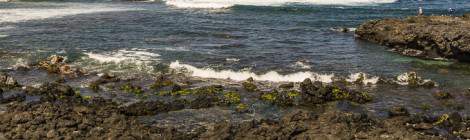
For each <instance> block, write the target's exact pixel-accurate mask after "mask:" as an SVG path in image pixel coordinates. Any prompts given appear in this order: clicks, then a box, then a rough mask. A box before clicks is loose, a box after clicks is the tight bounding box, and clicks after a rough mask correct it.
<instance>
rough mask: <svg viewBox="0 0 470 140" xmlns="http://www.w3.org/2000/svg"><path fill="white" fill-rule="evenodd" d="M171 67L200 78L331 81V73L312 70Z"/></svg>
mask: <svg viewBox="0 0 470 140" xmlns="http://www.w3.org/2000/svg"><path fill="white" fill-rule="evenodd" d="M170 68H172V69H177V70H180V69H183V70H186V71H188V72H189V73H190V75H191V76H194V77H201V78H216V79H231V80H235V81H243V80H246V79H248V78H250V77H252V78H253V79H254V80H258V81H271V82H301V81H303V80H305V79H306V78H310V79H312V80H315V81H321V82H324V83H331V82H332V78H333V77H334V75H333V74H318V73H314V72H309V71H306V72H297V73H291V74H286V75H282V74H279V73H278V72H276V71H270V72H267V73H265V74H261V75H258V74H255V73H253V72H250V71H233V70H221V71H217V70H213V69H210V68H197V67H195V66H191V65H188V64H182V63H180V62H179V61H175V62H172V63H171V64H170Z"/></svg>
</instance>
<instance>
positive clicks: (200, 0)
mask: <svg viewBox="0 0 470 140" xmlns="http://www.w3.org/2000/svg"><path fill="white" fill-rule="evenodd" d="M396 1H397V0H166V4H167V5H171V6H175V7H179V8H214V9H216V8H229V7H232V6H235V5H252V6H282V5H286V4H311V5H350V6H356V5H371V4H382V3H393V2H396Z"/></svg>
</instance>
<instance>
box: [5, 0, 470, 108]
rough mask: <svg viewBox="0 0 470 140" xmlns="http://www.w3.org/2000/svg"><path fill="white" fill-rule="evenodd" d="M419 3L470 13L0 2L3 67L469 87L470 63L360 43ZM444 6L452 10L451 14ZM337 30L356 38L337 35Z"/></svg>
mask: <svg viewBox="0 0 470 140" xmlns="http://www.w3.org/2000/svg"><path fill="white" fill-rule="evenodd" d="M419 6H423V7H424V11H425V14H427V15H449V14H453V15H462V14H463V13H465V12H470V2H468V1H466V0H432V1H425V2H423V3H422V4H420V2H419V1H417V0H339V1H332V0H266V1H254V0H230V1H229V0H167V1H141V2H125V1H86V0H84V1H66V2H64V1H41V2H27V1H23V2H11V3H0V54H1V55H0V69H4V70H5V69H14V68H15V67H17V66H22V65H28V64H34V63H37V61H38V60H41V59H44V58H46V57H48V56H50V55H53V54H56V55H62V56H66V57H67V61H68V62H70V63H72V64H73V65H78V66H80V67H83V68H85V69H87V70H89V71H96V72H115V73H121V74H129V73H132V74H134V73H142V74H145V73H158V72H162V71H167V70H168V69H183V70H184V71H186V72H187V73H188V74H189V75H191V76H194V77H200V78H215V79H232V80H235V81H241V80H245V79H247V78H249V77H253V78H254V79H255V80H258V81H268V82H300V81H303V80H304V79H305V78H312V79H315V80H317V81H321V82H325V83H328V82H331V80H332V78H333V77H335V76H344V77H348V78H349V79H350V80H351V81H353V80H354V79H357V77H358V75H359V74H365V75H366V81H368V82H370V83H376V82H377V80H378V79H379V78H395V77H398V76H400V75H402V74H403V73H406V72H410V71H416V72H417V73H418V74H419V75H420V76H421V77H422V78H423V79H429V80H433V81H436V82H438V83H439V86H440V87H441V88H446V89H456V90H457V89H458V90H461V89H463V88H468V85H469V84H470V78H468V77H469V76H470V65H469V64H464V63H459V62H454V61H435V60H421V59H417V58H411V57H406V56H401V55H398V54H395V53H393V52H391V51H389V50H388V49H387V48H386V47H384V46H380V45H377V44H373V43H369V42H365V41H361V40H358V39H356V38H355V36H354V30H355V28H356V27H358V26H359V25H360V24H361V23H363V22H366V21H368V20H375V19H384V18H405V17H406V16H412V15H416V14H417V9H418V7H419ZM448 8H454V9H456V12H455V13H448ZM339 28H347V29H348V30H350V32H339V31H337V30H336V29H339ZM376 92H385V93H390V94H388V95H390V96H393V97H396V98H399V99H397V100H393V101H391V102H393V103H403V102H417V101H418V100H425V99H427V98H422V97H429V95H423V94H422V93H427V92H429V91H428V90H412V89H396V90H395V89H394V90H390V89H377V90H376ZM385 93H384V94H385ZM410 93H417V94H411V95H408V94H410ZM418 93H421V94H418ZM390 96H386V95H383V96H381V97H380V98H388V97H390ZM413 97H414V98H413ZM408 98H409V99H408ZM418 102H419V101H418ZM387 103H388V102H386V103H383V102H380V103H376V104H371V105H369V106H371V107H374V106H384V104H387ZM416 106H419V105H418V104H416Z"/></svg>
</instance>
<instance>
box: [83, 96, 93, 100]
mask: <svg viewBox="0 0 470 140" xmlns="http://www.w3.org/2000/svg"><path fill="white" fill-rule="evenodd" d="M82 99H83V100H91V99H93V97H92V96H82Z"/></svg>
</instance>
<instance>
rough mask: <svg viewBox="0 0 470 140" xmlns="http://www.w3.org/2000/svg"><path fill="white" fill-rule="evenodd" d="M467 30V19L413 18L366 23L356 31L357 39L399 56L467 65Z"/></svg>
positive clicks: (469, 36) (469, 26)
mask: <svg viewBox="0 0 470 140" xmlns="http://www.w3.org/2000/svg"><path fill="white" fill-rule="evenodd" d="M469 30H470V19H469V18H465V17H452V16H415V17H408V18H406V19H383V20H373V21H369V22H366V23H364V24H362V25H361V26H360V27H359V28H358V29H357V30H356V36H357V37H358V38H359V39H363V40H367V41H371V42H376V43H379V44H381V45H385V46H388V47H391V48H393V50H394V51H396V52H398V53H400V54H402V55H407V56H413V57H419V58H426V59H442V58H447V59H456V60H459V61H464V62H470V34H468V31H469Z"/></svg>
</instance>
